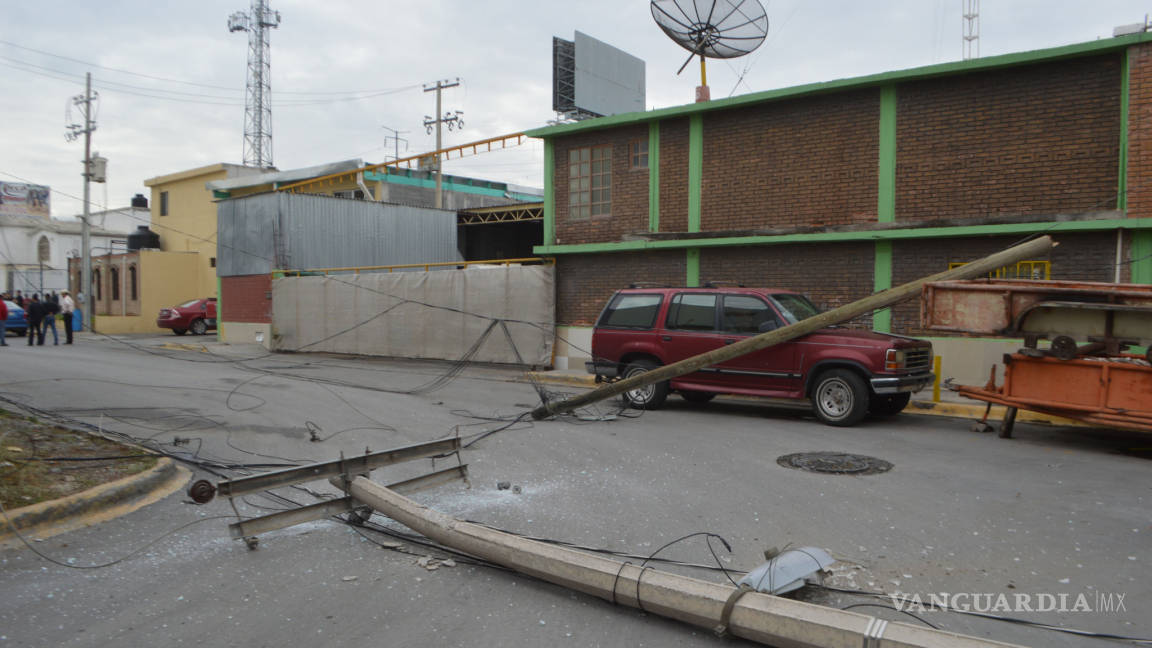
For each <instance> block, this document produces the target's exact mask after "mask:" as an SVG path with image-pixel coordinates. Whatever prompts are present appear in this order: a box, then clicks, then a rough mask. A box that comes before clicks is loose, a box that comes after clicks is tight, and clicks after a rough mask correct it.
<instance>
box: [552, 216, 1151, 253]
mask: <svg viewBox="0 0 1152 648" xmlns="http://www.w3.org/2000/svg"><path fill="white" fill-rule="evenodd" d="M1115 229H1126V230H1137V231H1139V232H1145V231H1148V230H1152V218H1110V219H1105V220H1083V221H1055V222H1043V223H1000V224H995V225H968V226H962V227H908V228H900V229H887V230H861V231H854V232H814V233H805V234H777V235H765V236H732V237H724V238H689V239H679V240H664V241H619V242H614V243H587V244H583V245H538V246H536V247H534V248H533V249H532V250H533V253H534V254H537V255H553V254H591V253H597V252H634V251H637V250H679V249H690V248H709V247H732V246H738V245H781V244H785V243H838V242H845V241H895V240H902V239H926V238H954V237H958V236H1010V235H1013V234H1034V233H1037V232H1043V233H1045V234H1052V235H1054V236H1059V235H1060V234H1061V233H1070V232H1099V231H1108V230H1115ZM1141 240H1144V239H1141Z"/></svg>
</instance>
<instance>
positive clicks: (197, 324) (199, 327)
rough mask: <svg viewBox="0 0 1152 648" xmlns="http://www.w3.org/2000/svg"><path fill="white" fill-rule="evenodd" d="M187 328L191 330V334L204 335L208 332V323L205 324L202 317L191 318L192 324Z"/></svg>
mask: <svg viewBox="0 0 1152 648" xmlns="http://www.w3.org/2000/svg"><path fill="white" fill-rule="evenodd" d="M188 330H189V331H192V335H204V334H205V333H207V332H208V325H207V324H205V323H204V320H202V319H198V320H193V322H192V325H191V326H189V327H188Z"/></svg>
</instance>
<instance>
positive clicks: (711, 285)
mask: <svg viewBox="0 0 1152 648" xmlns="http://www.w3.org/2000/svg"><path fill="white" fill-rule="evenodd" d="M725 285H728V286H736V287H737V288H746V287H747V286H745V285H744V282H743V281H705V282H704V283H703V285H702V286H701V287H702V288H720V287H722V286H725Z"/></svg>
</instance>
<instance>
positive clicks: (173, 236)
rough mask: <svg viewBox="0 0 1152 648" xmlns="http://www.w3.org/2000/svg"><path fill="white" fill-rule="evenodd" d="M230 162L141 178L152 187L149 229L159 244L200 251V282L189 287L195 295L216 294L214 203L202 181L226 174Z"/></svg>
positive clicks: (175, 249) (166, 248)
mask: <svg viewBox="0 0 1152 648" xmlns="http://www.w3.org/2000/svg"><path fill="white" fill-rule="evenodd" d="M230 166H231V165H226V164H213V165H209V166H206V167H200V168H198V169H190V170H188V171H181V172H180V173H173V174H169V175H166V176H159V177H156V178H151V179H149V180H146V181H145V182H144V184H145V185H146V186H148V187H150V188H151V189H152V202H151V209H152V231H154V232H156V233H157V234H159V235H160V248H161V249H162V250H164V251H165V252H197V253H199V261H198V263H197V270H198V272H197V273H196V276H197V277H198V280H199V283H198V284H197V286H196V289H195V290H193V291H192V295H195V296H198V297H204V296H208V295H213V296H214V295H216V269H215V268H214V267H213V265H212V263H213V260H214V259H215V258H216V203H215V202H213V196H212V192H211V191H209V190H208V188H207V187H205V184H206V183H208V182H211V181H213V180H223V179H225V178H227V177H228V176H229V168H230ZM163 192H167V193H168V213H167V215H163V216H162V215H161V214H160V211H161V209H160V208H161V202H162V201H161V196H160V194H161V193H163ZM191 298H192V297H191V296H190V297H188V298H187V299H191ZM169 305H171V304H169Z"/></svg>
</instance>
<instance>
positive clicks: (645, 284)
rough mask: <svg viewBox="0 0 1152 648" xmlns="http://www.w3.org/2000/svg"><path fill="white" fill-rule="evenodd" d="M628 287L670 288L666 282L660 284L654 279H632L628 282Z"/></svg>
mask: <svg viewBox="0 0 1152 648" xmlns="http://www.w3.org/2000/svg"><path fill="white" fill-rule="evenodd" d="M628 287H629V288H671V287H672V286H669V285H668V284H662V283H659V282H656V281H633V282H632V283H630V284H628Z"/></svg>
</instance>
